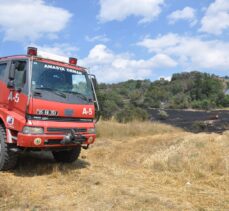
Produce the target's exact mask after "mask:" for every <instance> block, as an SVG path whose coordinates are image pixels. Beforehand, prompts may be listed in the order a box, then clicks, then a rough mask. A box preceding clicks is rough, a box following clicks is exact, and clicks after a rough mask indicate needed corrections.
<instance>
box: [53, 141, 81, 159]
mask: <svg viewBox="0 0 229 211" xmlns="http://www.w3.org/2000/svg"><path fill="white" fill-rule="evenodd" d="M80 152H81V146H80V145H78V146H77V147H76V148H74V149H71V150H64V151H53V152H52V154H53V157H54V159H55V160H56V161H57V162H63V163H73V162H74V161H76V160H77V159H78V157H79V155H80Z"/></svg>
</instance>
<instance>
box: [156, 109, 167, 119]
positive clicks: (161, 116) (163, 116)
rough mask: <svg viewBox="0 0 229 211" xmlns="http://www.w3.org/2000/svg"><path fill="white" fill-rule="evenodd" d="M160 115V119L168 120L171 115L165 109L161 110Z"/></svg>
mask: <svg viewBox="0 0 229 211" xmlns="http://www.w3.org/2000/svg"><path fill="white" fill-rule="evenodd" d="M158 115H159V118H160V120H166V119H167V118H168V117H169V115H168V113H167V112H166V111H164V110H160V111H159V113H158Z"/></svg>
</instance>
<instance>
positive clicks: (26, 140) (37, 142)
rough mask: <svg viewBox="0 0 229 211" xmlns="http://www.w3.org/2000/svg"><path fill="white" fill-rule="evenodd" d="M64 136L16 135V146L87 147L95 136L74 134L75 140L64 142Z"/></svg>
mask: <svg viewBox="0 0 229 211" xmlns="http://www.w3.org/2000/svg"><path fill="white" fill-rule="evenodd" d="M66 136H67V135H65V134H61V135H57V134H55V135H53V134H39V135H32V134H23V133H18V136H17V146H18V147H23V148H50V147H60V148H61V147H74V146H76V145H79V144H81V145H89V144H92V143H94V141H95V136H96V135H95V134H75V139H74V140H71V141H70V142H66V141H64V140H66Z"/></svg>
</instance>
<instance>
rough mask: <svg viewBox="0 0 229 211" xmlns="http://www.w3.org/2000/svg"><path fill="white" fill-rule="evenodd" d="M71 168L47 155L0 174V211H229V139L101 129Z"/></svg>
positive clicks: (153, 127)
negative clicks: (57, 162) (94, 141)
mask: <svg viewBox="0 0 229 211" xmlns="http://www.w3.org/2000/svg"><path fill="white" fill-rule="evenodd" d="M98 133H99V138H98V139H97V142H96V143H95V144H94V145H93V146H92V147H91V149H89V150H88V151H82V153H81V157H80V159H79V160H78V161H77V162H75V163H74V164H69V165H63V164H56V163H54V161H53V159H52V158H51V156H50V155H49V154H44V153H43V154H42V156H41V155H37V154H29V155H25V156H23V157H22V158H21V161H20V165H19V167H18V169H17V170H15V171H12V172H4V173H0V210H68V211H70V210H229V132H225V133H224V134H223V135H218V134H205V133H200V134H192V133H187V132H184V131H182V130H180V129H176V128H173V127H170V126H166V125H162V124H154V123H149V122H146V123H140V122H134V123H129V124H126V125H125V124H119V123H116V122H100V123H99V124H98Z"/></svg>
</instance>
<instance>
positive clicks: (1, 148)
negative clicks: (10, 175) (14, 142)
mask: <svg viewBox="0 0 229 211" xmlns="http://www.w3.org/2000/svg"><path fill="white" fill-rule="evenodd" d="M17 161H18V154H16V153H15V152H12V151H10V147H9V145H8V144H7V143H6V130H5V128H4V127H3V126H2V125H1V124H0V171H6V170H10V169H13V168H15V166H16V165H17Z"/></svg>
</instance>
